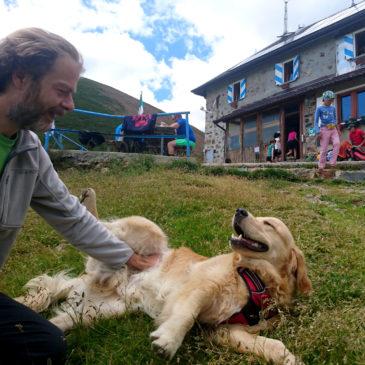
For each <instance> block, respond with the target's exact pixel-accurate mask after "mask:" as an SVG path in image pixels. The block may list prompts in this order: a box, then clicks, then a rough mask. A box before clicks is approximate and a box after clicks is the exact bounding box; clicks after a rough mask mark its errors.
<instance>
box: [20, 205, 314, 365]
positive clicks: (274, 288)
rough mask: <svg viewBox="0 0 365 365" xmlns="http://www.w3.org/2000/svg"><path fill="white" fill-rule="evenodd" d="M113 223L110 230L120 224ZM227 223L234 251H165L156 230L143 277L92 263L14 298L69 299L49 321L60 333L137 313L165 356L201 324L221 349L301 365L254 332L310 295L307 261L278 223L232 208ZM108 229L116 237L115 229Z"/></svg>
mask: <svg viewBox="0 0 365 365" xmlns="http://www.w3.org/2000/svg"><path fill="white" fill-rule="evenodd" d="M90 210H91V211H92V209H90ZM94 214H96V210H95V212H94ZM118 221H120V220H117V221H115V222H118ZM122 221H123V220H122ZM115 222H114V223H113V222H112V223H111V224H112V225H113V224H115V225H117V224H116V223H115ZM124 222H125V224H126V226H128V228H125V229H124V228H123V229H121V231H122V232H124V237H123V239H125V241H126V242H127V243H128V244H130V245H131V247H132V248H133V249H134V250H135V251H136V252H137V253H140V251H139V250H138V248H140V249H142V250H144V249H146V247H145V246H144V245H143V246H138V247H134V246H133V242H132V241H133V239H134V238H135V237H132V238H133V239H132V238H130V237H129V234H130V233H131V232H133V229H130V227H129V223H128V222H129V221H128V218H126V220H125V221H124ZM105 224H106V225H107V224H108V223H105ZM151 224H152V226H153V227H154V228H156V227H155V225H154V223H152V222H150V221H148V220H147V222H146V225H145V226H143V228H142V231H143V232H145V233H146V237H147V238H146V243H145V244H146V245H147V246H148V247H149V249H151V246H149V245H150V241H149V240H148V232H149V228H147V227H149V226H150V225H151ZM232 225H233V229H234V230H235V232H236V236H232V238H231V247H232V252H231V253H228V254H224V255H219V256H215V257H211V258H207V257H204V256H201V255H198V254H196V253H194V252H193V251H192V250H190V249H189V248H185V247H182V248H178V249H169V248H167V240H166V236H165V235H164V234H163V232H162V231H160V229H159V228H158V227H157V231H156V232H158V233H159V234H157V236H156V237H159V236H160V239H161V242H159V244H157V245H152V249H151V250H150V252H149V253H156V250H157V252H160V253H161V260H160V262H159V263H158V264H157V265H156V266H154V267H153V268H151V269H149V270H146V271H143V272H131V271H130V270H129V269H127V268H123V269H121V270H119V271H117V272H114V273H113V272H109V271H108V270H105V269H104V268H103V267H102V265H101V264H100V263H99V262H97V261H96V260H89V261H88V263H87V265H86V273H85V274H84V275H81V276H80V277H77V278H70V277H68V276H67V275H66V274H65V273H60V274H58V275H56V276H54V277H49V276H46V275H43V276H40V277H37V278H35V279H33V280H31V281H30V282H29V283H28V284H27V287H28V293H27V294H26V295H25V296H24V297H21V298H18V300H19V301H21V302H23V303H25V304H27V305H28V306H30V307H31V308H33V309H34V310H36V311H42V310H44V309H46V308H47V307H48V306H49V305H50V304H52V303H54V302H56V301H58V300H61V299H66V302H65V303H66V304H65V305H64V306H63V308H62V309H61V310H58V312H57V314H56V316H55V317H53V318H51V322H53V323H54V324H55V325H57V326H58V327H60V328H61V329H63V330H69V329H71V328H72V327H73V326H74V325H75V324H76V323H80V322H81V323H83V324H84V325H88V324H90V323H92V322H93V321H94V320H95V319H97V318H100V317H103V318H108V317H118V316H121V315H123V314H124V313H125V312H126V311H127V310H128V311H137V310H141V311H143V312H145V313H147V314H148V315H149V316H151V317H152V318H154V319H155V322H156V325H157V329H156V330H155V331H154V332H152V333H151V335H150V337H151V339H152V344H153V346H154V347H155V348H156V349H157V351H158V352H160V353H163V354H164V355H166V356H168V357H170V358H172V357H173V356H174V355H175V353H176V351H177V350H178V349H179V347H180V345H181V344H182V342H183V340H184V337H185V335H186V334H187V332H188V331H189V330H190V329H191V327H192V326H193V325H194V323H195V321H198V322H200V323H202V324H206V325H208V327H209V328H210V332H209V333H210V334H209V336H210V338H211V339H213V340H214V341H215V342H216V343H218V344H221V345H223V346H230V347H232V348H233V349H234V350H236V351H238V352H242V353H245V352H251V353H254V354H256V355H258V356H261V357H263V358H265V359H266V360H267V361H271V362H273V363H275V364H287V365H290V364H293V365H294V364H300V363H301V362H300V361H299V360H298V359H296V358H295V356H294V355H293V354H292V353H291V352H290V351H289V350H288V349H287V348H286V347H285V345H284V344H283V343H282V342H281V341H278V340H273V339H270V338H266V337H262V336H258V335H256V334H253V333H252V332H257V331H259V330H260V329H262V328H266V327H267V323H270V322H274V321H275V314H276V313H277V311H276V308H279V307H285V306H288V305H290V304H291V302H292V299H293V296H294V295H295V292H296V291H299V292H301V293H303V294H308V293H309V292H310V291H311V282H310V280H309V278H308V276H307V270H306V266H305V261H304V256H303V254H302V252H301V251H300V250H299V248H298V247H297V246H296V245H295V243H294V239H293V237H292V235H291V233H290V231H289V229H288V228H287V227H286V225H285V224H284V223H283V222H282V221H280V220H279V219H276V218H271V217H268V218H255V217H254V216H252V215H251V214H250V213H248V212H247V211H246V210H244V209H237V211H236V213H235V214H234V217H233V222H232ZM152 226H151V228H152ZM110 229H112V230H113V232H114V233H116V234H117V235H118V233H117V231H116V230H115V227H114V228H113V227H111V228H110ZM126 232H129V233H128V234H127V235H126ZM136 233H137V232H136ZM138 233H140V232H139V229H138ZM132 236H133V235H132ZM119 237H121V236H119ZM121 238H122V237H121ZM157 241H158V240H157ZM140 242H141V241H138V242H137V244H138V243H140ZM160 243H161V244H160ZM207 333H208V332H207Z"/></svg>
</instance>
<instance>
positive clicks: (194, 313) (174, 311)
mask: <svg viewBox="0 0 365 365" xmlns="http://www.w3.org/2000/svg"><path fill="white" fill-rule="evenodd" d="M207 297H208V298H209V293H207V291H204V290H197V289H195V290H191V291H190V292H189V291H188V290H186V291H185V292H184V294H182V295H179V296H178V297H173V298H169V301H168V302H167V303H166V304H165V306H164V309H163V311H162V313H161V316H160V317H159V318H158V322H159V323H161V324H160V326H159V327H158V328H157V330H156V331H154V332H152V333H151V335H150V337H151V339H152V340H153V342H152V345H153V346H154V347H155V348H156V349H157V351H158V352H159V353H161V354H163V355H165V356H167V357H169V358H170V359H171V358H172V357H173V356H174V355H175V353H176V351H177V350H178V348H179V347H180V346H181V344H182V342H183V340H184V337H185V335H186V333H187V332H188V331H189V330H190V329H191V327H192V326H193V325H194V322H195V320H196V319H197V318H198V316H199V313H200V312H201V310H202V308H203V306H204V303H205V302H206V299H207Z"/></svg>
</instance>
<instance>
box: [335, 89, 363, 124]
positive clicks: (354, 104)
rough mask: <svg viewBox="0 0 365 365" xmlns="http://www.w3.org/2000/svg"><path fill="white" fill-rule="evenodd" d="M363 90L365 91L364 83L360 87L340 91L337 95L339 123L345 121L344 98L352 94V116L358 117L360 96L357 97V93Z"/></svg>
mask: <svg viewBox="0 0 365 365" xmlns="http://www.w3.org/2000/svg"><path fill="white" fill-rule="evenodd" d="M361 92H365V86H364V85H362V86H361V87H358V88H356V89H352V90H347V91H344V92H340V93H339V94H338V95H337V123H338V124H339V123H343V120H342V103H341V101H342V98H343V97H345V96H350V102H351V108H350V109H351V113H350V118H356V119H357V118H358V117H357V114H358V110H359V108H358V98H357V94H358V93H361Z"/></svg>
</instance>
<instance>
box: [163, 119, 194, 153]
mask: <svg viewBox="0 0 365 365" xmlns="http://www.w3.org/2000/svg"><path fill="white" fill-rule="evenodd" d="M186 123H187V121H186V119H184V118H182V116H181V114H175V115H174V122H173V123H172V124H166V123H164V122H161V127H169V128H174V129H175V132H176V135H178V138H177V139H175V140H173V141H170V142H169V143H168V144H167V152H168V154H169V156H175V154H176V149H177V147H186V146H187V145H188V143H189V146H190V148H194V147H195V142H196V139H195V134H194V131H193V129H192V128H191V126H190V125H188V128H189V139H188V138H187V136H186Z"/></svg>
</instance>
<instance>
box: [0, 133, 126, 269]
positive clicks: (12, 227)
mask: <svg viewBox="0 0 365 365" xmlns="http://www.w3.org/2000/svg"><path fill="white" fill-rule="evenodd" d="M29 206H31V207H32V208H33V209H34V210H35V211H36V212H37V213H38V214H39V215H41V216H42V217H43V218H44V219H45V220H46V221H47V222H48V223H49V224H50V225H51V226H52V227H53V228H54V229H55V230H56V231H58V232H59V233H60V234H61V235H62V236H63V237H64V238H65V239H66V240H67V241H69V242H70V243H72V244H73V245H74V246H75V247H77V248H78V249H79V250H81V251H83V252H85V253H87V254H88V255H90V256H92V257H94V258H96V259H98V260H100V261H102V262H104V263H105V264H106V265H107V266H109V267H111V268H113V269H118V268H119V267H120V266H121V265H122V264H124V263H126V262H127V261H128V260H129V258H130V257H131V256H132V254H133V251H132V249H131V248H130V247H129V246H128V245H127V244H126V243H124V242H122V241H120V240H119V239H117V238H116V237H115V236H114V235H112V234H111V233H110V232H109V231H108V230H107V229H106V228H105V227H104V226H103V225H102V224H101V223H99V222H98V221H97V219H95V217H94V216H93V215H92V214H90V213H89V212H88V211H87V209H86V208H85V207H84V206H83V205H82V204H80V203H79V201H78V199H77V198H76V197H74V196H72V195H71V194H70V193H69V191H68V190H67V188H66V186H65V185H64V184H63V182H62V181H61V180H60V178H59V177H58V175H57V173H56V171H55V170H54V168H53V165H52V162H51V160H50V158H49V156H48V154H47V152H46V151H45V150H44V148H43V147H42V145H41V143H40V140H39V139H38V137H37V135H36V134H34V133H33V132H30V131H26V130H21V131H20V132H19V137H18V141H17V144H16V146H15V148H14V149H13V151H12V152H11V154H10V156H9V158H8V161H7V163H6V166H5V168H4V171H3V174H2V176H1V180H0V267H1V266H3V264H4V262H5V260H6V258H7V256H8V254H9V251H10V248H11V246H12V245H13V243H14V241H15V239H16V235H17V233H18V232H19V229H20V228H21V226H22V224H23V221H24V218H25V215H26V212H27V210H28V207H29Z"/></svg>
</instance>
